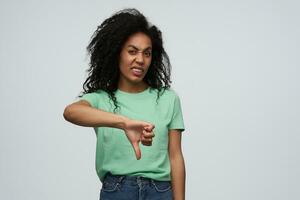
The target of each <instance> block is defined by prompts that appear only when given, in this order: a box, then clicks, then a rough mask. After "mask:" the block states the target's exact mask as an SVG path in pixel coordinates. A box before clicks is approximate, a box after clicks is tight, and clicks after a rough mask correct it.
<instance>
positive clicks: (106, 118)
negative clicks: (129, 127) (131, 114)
mask: <svg viewBox="0 0 300 200" xmlns="http://www.w3.org/2000/svg"><path fill="white" fill-rule="evenodd" d="M63 115H64V118H65V119H66V120H67V121H69V122H71V123H73V124H76V125H80V126H86V127H101V126H105V127H113V128H119V129H124V128H125V123H126V120H128V119H127V118H126V117H124V116H121V115H117V114H114V113H110V112H106V111H103V110H100V109H96V108H93V107H92V106H91V105H90V104H89V103H88V102H87V101H85V100H80V101H78V102H75V103H72V104H70V105H68V106H67V107H66V108H65V110H64V114H63Z"/></svg>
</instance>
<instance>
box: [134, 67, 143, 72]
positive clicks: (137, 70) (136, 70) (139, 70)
mask: <svg viewBox="0 0 300 200" xmlns="http://www.w3.org/2000/svg"><path fill="white" fill-rule="evenodd" d="M132 70H133V71H135V72H142V70H141V69H137V68H133V69H132Z"/></svg>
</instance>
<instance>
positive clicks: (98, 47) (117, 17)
mask: <svg viewBox="0 0 300 200" xmlns="http://www.w3.org/2000/svg"><path fill="white" fill-rule="evenodd" d="M137 32H142V33H144V34H146V35H147V36H148V37H149V38H150V39H151V42H152V60H151V64H150V66H149V69H148V71H147V74H146V75H145V77H144V81H145V83H147V84H148V85H149V86H150V88H155V89H157V90H158V92H157V99H158V98H159V96H160V93H161V91H162V92H163V91H164V90H165V89H167V88H170V84H171V80H170V73H171V64H170V60H169V57H168V54H167V53H166V52H165V50H164V48H163V41H162V33H161V31H160V30H159V29H158V28H157V27H156V26H154V25H152V24H150V23H149V22H148V21H147V19H146V17H145V16H144V15H143V14H141V13H140V12H139V11H138V10H137V9H134V8H131V9H123V10H121V11H118V12H116V13H115V14H113V15H112V16H111V17H109V18H107V19H106V20H104V21H103V22H102V24H101V25H100V26H98V27H97V30H96V31H95V32H94V34H93V35H92V37H91V41H90V43H89V45H88V46H87V51H88V55H89V56H90V62H89V69H87V70H86V72H87V73H88V77H87V79H86V80H85V82H84V84H83V92H82V94H81V95H79V97H82V96H83V95H84V94H87V93H92V92H95V91H97V90H103V91H105V92H107V93H108V95H109V98H110V99H111V100H112V101H113V103H114V105H115V110H116V109H117V108H118V107H119V106H118V103H117V99H116V97H115V92H116V90H117V89H118V81H119V76H120V70H119V59H120V53H121V50H122V47H123V45H124V43H125V42H126V41H127V39H128V38H129V37H130V36H131V35H132V34H135V33H137ZM115 110H114V112H115Z"/></svg>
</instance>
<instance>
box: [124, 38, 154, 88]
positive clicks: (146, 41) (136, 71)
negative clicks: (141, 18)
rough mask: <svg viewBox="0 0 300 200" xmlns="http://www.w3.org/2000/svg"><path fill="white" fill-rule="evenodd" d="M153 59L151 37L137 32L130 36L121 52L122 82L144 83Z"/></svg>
mask: <svg viewBox="0 0 300 200" xmlns="http://www.w3.org/2000/svg"><path fill="white" fill-rule="evenodd" d="M151 59H152V43H151V39H150V38H149V37H148V36H147V35H146V34H144V33H141V32H139V33H135V34H133V35H132V36H130V37H129V38H128V40H127V41H126V42H125V44H124V45H123V47H122V50H121V53H120V61H119V67H120V79H119V83H121V84H126V83H128V84H140V83H143V78H144V77H145V75H146V73H147V71H148V69H149V66H150V64H151Z"/></svg>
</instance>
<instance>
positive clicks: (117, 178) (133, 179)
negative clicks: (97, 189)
mask: <svg viewBox="0 0 300 200" xmlns="http://www.w3.org/2000/svg"><path fill="white" fill-rule="evenodd" d="M104 180H108V181H109V180H111V181H116V182H119V183H120V182H122V181H126V182H135V183H138V182H143V183H153V182H156V180H154V179H151V178H146V177H143V176H128V175H113V174H111V173H110V172H108V173H107V174H106V175H105V178H104Z"/></svg>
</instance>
